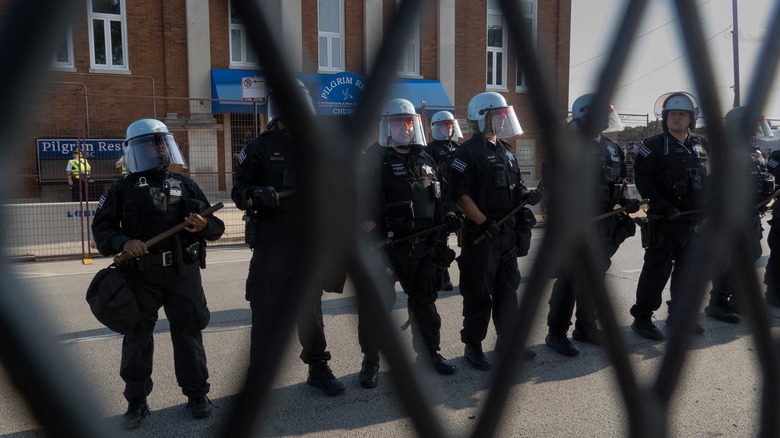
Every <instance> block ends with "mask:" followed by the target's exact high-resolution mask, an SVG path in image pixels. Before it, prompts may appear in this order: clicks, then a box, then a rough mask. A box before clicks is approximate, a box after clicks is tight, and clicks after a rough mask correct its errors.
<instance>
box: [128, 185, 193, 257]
mask: <svg viewBox="0 0 780 438" xmlns="http://www.w3.org/2000/svg"><path fill="white" fill-rule="evenodd" d="M123 192H124V193H123V197H124V199H123V207H122V231H123V232H124V233H125V234H126V235H128V236H129V237H131V238H133V239H138V240H144V241H146V240H149V239H150V238H152V237H154V236H156V235H158V234H160V233H162V232H163V231H165V230H167V229H169V228H171V227H173V226H175V225H177V224H179V223H180V222H182V221H183V220H184V218H185V217H186V215H187V213H188V211H187V203H188V202H190V203H192V202H195V201H197V200H191V199H190V193H189V191H188V190H186V188H185V186H184V182H183V181H182V180H181V179H179V178H177V177H176V176H175V175H173V174H168V173H166V174H159V175H150V174H146V175H131V176H129V177H126V178H125V184H124V191H123ZM190 211H199V209H198V208H191V209H190ZM167 246H170V245H167ZM155 248H158V249H170V248H166V245H165V243H162V244H160V245H157V246H156V247H155Z"/></svg>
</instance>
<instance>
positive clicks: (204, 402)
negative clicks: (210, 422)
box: [187, 395, 211, 418]
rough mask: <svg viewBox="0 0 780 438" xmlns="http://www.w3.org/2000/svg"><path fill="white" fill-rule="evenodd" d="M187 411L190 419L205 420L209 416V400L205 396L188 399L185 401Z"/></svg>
mask: <svg viewBox="0 0 780 438" xmlns="http://www.w3.org/2000/svg"><path fill="white" fill-rule="evenodd" d="M187 410H188V411H190V415H192V418H206V417H208V416H209V415H211V400H209V398H208V397H206V396H205V395H202V396H200V397H190V398H189V399H188V400H187Z"/></svg>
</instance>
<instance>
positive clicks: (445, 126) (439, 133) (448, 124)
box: [431, 111, 463, 141]
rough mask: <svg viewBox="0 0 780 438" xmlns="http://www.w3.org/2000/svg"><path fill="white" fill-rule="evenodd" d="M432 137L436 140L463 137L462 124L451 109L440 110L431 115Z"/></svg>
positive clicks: (455, 139) (454, 139)
mask: <svg viewBox="0 0 780 438" xmlns="http://www.w3.org/2000/svg"><path fill="white" fill-rule="evenodd" d="M431 137H433V139H434V140H453V141H457V140H458V139H459V138H463V133H462V132H461V131H460V125H459V124H458V121H457V120H455V116H453V115H452V113H451V112H449V111H439V112H437V113H436V114H434V115H433V117H431Z"/></svg>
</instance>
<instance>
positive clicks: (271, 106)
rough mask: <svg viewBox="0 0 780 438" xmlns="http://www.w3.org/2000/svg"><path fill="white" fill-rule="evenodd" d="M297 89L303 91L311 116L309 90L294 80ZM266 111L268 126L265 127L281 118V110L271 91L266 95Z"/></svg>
mask: <svg viewBox="0 0 780 438" xmlns="http://www.w3.org/2000/svg"><path fill="white" fill-rule="evenodd" d="M296 82H297V85H298V88H300V89H302V90H303V91H304V96H305V98H306V103H307V109H308V110H309V111H310V112H311V114H314V113H315V111H314V102H313V101H312V100H311V94H309V89H308V88H306V86H305V85H304V84H303V81H301V80H300V79H296ZM266 105H267V110H268V124H267V126H269V127H270V126H271V125H272V124H273V123H274V122H276V121H277V120H278V119H280V118H281V117H282V113H281V108H279V104H278V103H276V96H274V92H273V91H271V92H270V93H268V97H267V101H266Z"/></svg>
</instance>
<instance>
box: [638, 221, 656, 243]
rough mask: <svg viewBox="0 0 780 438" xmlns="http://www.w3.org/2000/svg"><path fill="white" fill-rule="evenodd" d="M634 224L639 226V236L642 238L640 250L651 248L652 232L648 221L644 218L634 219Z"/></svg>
mask: <svg viewBox="0 0 780 438" xmlns="http://www.w3.org/2000/svg"><path fill="white" fill-rule="evenodd" d="M634 222H636V224H637V225H639V234H640V236H641V237H642V248H649V247H651V246H653V243H654V242H653V232H652V229H651V225H650V221H649V220H648V219H647V218H646V217H637V218H634Z"/></svg>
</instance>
